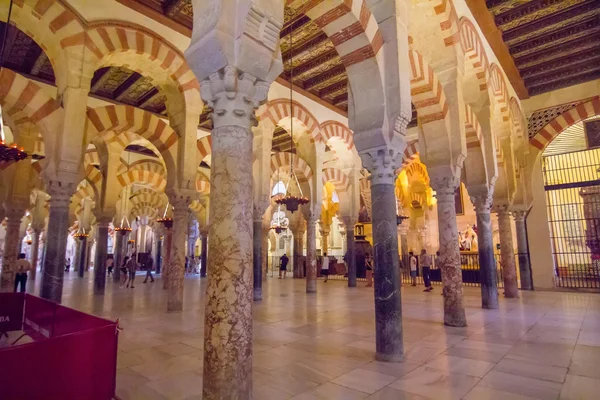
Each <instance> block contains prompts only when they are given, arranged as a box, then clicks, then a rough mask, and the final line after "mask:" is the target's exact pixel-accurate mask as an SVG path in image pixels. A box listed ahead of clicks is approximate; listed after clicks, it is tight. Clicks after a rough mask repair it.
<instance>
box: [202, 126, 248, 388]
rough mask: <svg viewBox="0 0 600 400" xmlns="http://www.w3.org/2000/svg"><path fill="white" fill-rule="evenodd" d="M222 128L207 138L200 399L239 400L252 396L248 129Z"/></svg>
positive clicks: (216, 128) (236, 127) (240, 127)
mask: <svg viewBox="0 0 600 400" xmlns="http://www.w3.org/2000/svg"><path fill="white" fill-rule="evenodd" d="M227 123H228V121H221V124H222V125H221V124H219V123H216V124H215V126H216V127H215V128H214V129H213V134H212V164H211V184H212V185H211V191H210V213H209V215H210V227H209V231H210V239H211V240H210V243H209V250H208V251H209V253H210V259H209V260H208V261H209V263H210V265H209V269H210V275H208V287H207V289H206V297H207V301H206V313H205V323H204V329H205V334H204V378H203V382H204V383H203V385H204V387H203V398H206V399H217V398H219V399H220V398H222V399H245V398H248V396H251V393H252V297H253V295H252V293H253V290H252V288H253V282H252V267H251V266H252V261H253V256H252V251H253V244H252V234H253V227H252V219H253V197H252V184H251V183H252V131H251V130H250V125H249V123H248V126H247V127H242V126H240V125H225V124H227ZM219 125H221V126H219Z"/></svg>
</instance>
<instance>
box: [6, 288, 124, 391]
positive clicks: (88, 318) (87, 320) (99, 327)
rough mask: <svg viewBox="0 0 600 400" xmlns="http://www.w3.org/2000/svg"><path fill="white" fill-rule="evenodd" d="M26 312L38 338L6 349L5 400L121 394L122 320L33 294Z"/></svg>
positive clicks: (25, 324)
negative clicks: (119, 322)
mask: <svg viewBox="0 0 600 400" xmlns="http://www.w3.org/2000/svg"><path fill="white" fill-rule="evenodd" d="M24 315H25V318H24V319H23V320H24V322H23V330H25V331H26V332H30V333H31V334H32V335H33V336H32V337H33V338H34V339H35V340H38V341H36V342H33V343H27V344H23V345H19V346H13V347H7V348H2V349H0V399H2V400H13V399H14V400H23V399H45V400H54V399H56V400H71V399H72V400H80V399H86V400H109V399H113V398H114V397H115V389H116V371H117V343H118V334H117V323H116V322H112V321H108V320H104V319H101V318H98V317H94V316H92V315H88V314H85V313H82V312H79V311H76V310H72V309H69V308H67V307H63V306H61V305H59V304H55V303H52V302H49V301H46V300H43V299H39V298H36V297H34V296H29V295H27V296H26V297H25V313H24Z"/></svg>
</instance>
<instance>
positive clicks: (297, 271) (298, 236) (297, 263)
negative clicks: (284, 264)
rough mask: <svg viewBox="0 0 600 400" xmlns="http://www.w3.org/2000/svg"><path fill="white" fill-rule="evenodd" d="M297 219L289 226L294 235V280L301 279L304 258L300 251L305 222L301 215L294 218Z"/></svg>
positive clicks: (302, 247)
mask: <svg viewBox="0 0 600 400" xmlns="http://www.w3.org/2000/svg"><path fill="white" fill-rule="evenodd" d="M296 218H297V219H296V220H295V221H294V223H293V224H292V226H291V229H292V234H293V235H294V252H293V257H294V274H293V276H294V278H302V276H303V273H304V261H305V260H304V257H303V254H302V250H303V249H304V232H305V231H306V227H305V226H304V224H305V222H304V219H303V218H302V216H301V215H298V216H297V217H296Z"/></svg>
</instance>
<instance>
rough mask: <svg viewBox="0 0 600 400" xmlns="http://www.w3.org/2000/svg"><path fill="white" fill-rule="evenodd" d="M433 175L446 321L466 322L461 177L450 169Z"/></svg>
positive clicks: (438, 263)
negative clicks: (458, 198)
mask: <svg viewBox="0 0 600 400" xmlns="http://www.w3.org/2000/svg"><path fill="white" fill-rule="evenodd" d="M430 177H431V187H432V188H433V189H434V190H435V192H436V197H437V209H438V229H439V243H440V256H439V257H438V258H437V259H436V263H437V265H438V267H439V268H440V269H441V273H442V282H443V285H444V289H443V294H444V324H445V325H448V326H466V325H467V318H466V316H465V306H464V304H463V285H462V270H461V264H460V248H459V245H458V227H457V224H456V208H455V200H454V199H455V193H456V189H457V188H458V185H460V179H459V178H458V177H457V176H453V175H451V174H450V173H448V175H443V174H441V175H440V176H435V175H433V174H430Z"/></svg>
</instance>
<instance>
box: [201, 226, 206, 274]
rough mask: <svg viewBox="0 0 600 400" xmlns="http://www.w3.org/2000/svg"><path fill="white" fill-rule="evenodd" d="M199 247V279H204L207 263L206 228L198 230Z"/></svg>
mask: <svg viewBox="0 0 600 400" xmlns="http://www.w3.org/2000/svg"><path fill="white" fill-rule="evenodd" d="M200 236H201V239H200V240H201V241H200V246H201V254H200V277H201V278H206V267H207V262H208V228H205V227H203V228H202V229H201V230H200Z"/></svg>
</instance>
